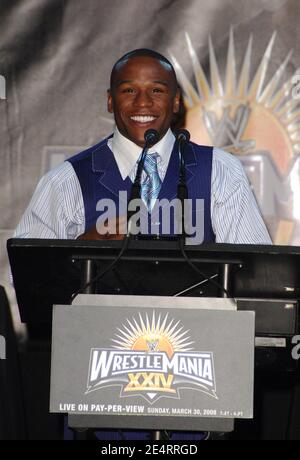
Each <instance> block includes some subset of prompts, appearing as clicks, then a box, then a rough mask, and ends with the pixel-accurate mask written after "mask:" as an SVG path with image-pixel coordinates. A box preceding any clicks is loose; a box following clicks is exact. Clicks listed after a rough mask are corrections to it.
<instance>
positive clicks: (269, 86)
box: [171, 28, 300, 244]
mask: <svg viewBox="0 0 300 460" xmlns="http://www.w3.org/2000/svg"><path fill="white" fill-rule="evenodd" d="M275 39H276V32H274V33H273V35H272V37H271V39H270V41H269V43H268V45H267V48H266V50H265V52H264V54H263V56H262V58H261V61H260V63H259V65H258V68H257V69H256V72H255V73H254V76H253V78H251V73H252V72H251V70H252V68H251V67H252V66H251V62H252V59H251V54H252V47H253V37H252V35H251V36H250V38H249V41H248V45H247V48H246V50H245V54H244V57H243V62H242V66H241V70H240V73H239V75H238V72H237V65H236V58H235V43H234V34H233V29H232V28H231V29H230V34H229V44H228V51H227V63H226V69H225V77H224V79H223V80H224V81H222V78H221V74H220V70H219V65H218V62H217V58H216V54H215V49H214V46H213V43H212V40H211V38H209V44H208V48H209V49H208V57H209V67H210V82H209V81H208V79H207V77H206V75H205V72H204V70H203V67H202V65H201V63H200V61H199V59H198V57H197V54H196V51H195V49H194V47H193V45H192V42H191V39H190V37H189V35H188V34H187V33H186V41H187V48H188V52H189V55H190V58H191V61H192V65H193V72H194V78H195V82H196V87H194V86H193V84H192V83H191V82H190V81H189V79H188V77H187V75H186V73H185V72H184V70H183V68H182V67H181V65H180V63H179V62H178V60H177V59H176V58H175V56H173V55H171V59H172V61H173V64H174V67H175V70H176V73H177V76H178V80H179V82H180V84H181V87H182V89H183V93H184V101H185V106H186V108H187V115H186V128H187V129H188V130H189V131H190V132H191V137H192V140H193V141H195V142H197V143H199V144H208V145H210V144H213V145H214V146H216V147H221V148H223V149H225V150H227V151H230V152H231V153H234V154H238V155H242V156H243V155H247V154H253V153H256V152H266V153H267V154H268V156H269V157H270V158H271V159H272V161H273V163H274V164H275V166H276V169H277V171H278V174H279V176H280V177H281V178H282V179H281V180H282V181H283V180H285V179H286V176H287V175H288V174H289V172H290V168H291V165H292V163H293V161H295V157H297V156H298V155H299V154H300V104H299V98H293V97H292V89H293V81H294V80H293V77H294V76H296V75H299V74H300V69H297V70H296V71H295V72H294V73H293V74H292V75H290V76H289V78H287V79H286V80H285V81H284V79H285V78H286V75H287V74H290V73H291V72H290V70H289V67H288V65H289V63H290V61H291V56H292V50H291V51H289V52H288V53H287V55H286V57H285V59H284V61H283V62H282V63H281V65H280V66H279V67H277V69H276V71H275V72H274V74H273V75H272V77H271V78H270V79H269V80H268V81H266V75H267V71H268V68H269V64H270V61H271V58H272V50H273V48H274V43H275ZM285 214H287V212H285ZM277 218H278V216H277ZM278 220H279V225H278V227H280V216H279V219H278ZM292 220H293V217H292ZM277 233H278V228H277ZM290 234H291V228H290ZM274 236H275V235H274ZM277 236H278V235H277ZM274 240H275V241H276V240H277V241H276V242H277V243H278V244H279V243H283V244H284V243H288V242H289V241H288V240H289V237H286V236H284V235H283V240H284V241H280V237H279V238H278V237H277V238H276V237H274Z"/></svg>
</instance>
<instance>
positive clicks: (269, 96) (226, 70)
mask: <svg viewBox="0 0 300 460" xmlns="http://www.w3.org/2000/svg"><path fill="white" fill-rule="evenodd" d="M299 17H300V2H299V1H298V0H251V1H249V0H240V1H239V2H237V1H236V0H210V1H209V2H207V1H206V0H188V1H185V2H183V1H182V0H152V1H151V2H146V1H144V0H127V1H124V0H88V1H84V2H83V1H82V0H23V1H17V0H2V1H1V3H0V30H1V33H0V34H1V40H0V117H1V118H0V120H1V123H0V130H1V136H0V144H1V148H0V156H1V169H0V197H1V199H0V238H1V240H0V248H1V251H0V259H1V268H2V270H1V275H0V283H1V284H3V285H4V286H5V287H6V289H7V291H8V294H9V297H10V300H11V302H12V303H14V296H13V289H12V288H11V287H10V284H9V267H8V261H7V256H6V248H5V245H6V240H7V238H9V237H11V236H12V233H13V230H14V228H15V227H16V225H17V223H18V221H19V219H20V217H21V215H22V213H23V212H24V210H25V208H26V206H27V205H28V203H29V200H30V197H31V195H32V193H33V191H34V189H35V187H36V185H37V182H38V180H39V178H40V177H41V176H42V175H43V174H44V173H45V172H46V171H48V170H49V169H50V168H52V167H54V166H56V165H57V164H59V163H61V162H62V161H64V159H66V158H68V157H69V156H71V155H72V154H74V153H76V152H78V151H80V150H81V149H83V148H85V147H88V146H90V145H93V144H94V143H96V142H98V141H99V140H100V139H101V138H103V137H104V136H107V135H108V134H110V133H111V131H112V129H113V126H114V122H113V119H112V116H111V115H110V114H109V113H108V112H107V109H106V90H107V88H108V82H109V75H110V70H111V68H112V65H113V64H114V62H115V61H116V60H117V59H118V58H119V57H120V56H121V55H122V54H124V53H125V52H127V51H129V50H132V49H135V48H139V47H147V48H152V49H155V50H157V51H158V52H161V53H162V54H165V55H166V56H167V57H168V58H170V59H171V60H172V61H173V63H174V65H175V69H176V72H177V75H178V79H179V82H180V85H181V88H182V92H183V98H184V103H185V114H184V115H185V117H184V118H183V119H182V120H180V122H181V123H182V126H185V127H186V128H187V129H189V130H190V132H191V137H192V140H194V141H196V142H199V143H201V144H213V145H215V146H217V147H221V148H224V149H225V150H228V151H230V152H232V153H234V154H235V155H238V156H239V158H240V159H241V160H242V162H243V164H244V167H245V169H246V172H247V174H248V177H249V180H250V182H251V184H252V186H253V190H254V192H255V195H256V198H257V201H258V203H259V206H260V208H261V211H262V214H263V216H264V219H265V221H266V224H267V226H268V228H269V231H270V234H271V236H272V239H273V241H274V243H276V244H291V245H299V244H300V204H298V202H297V197H298V196H299V191H300V157H299V155H300V104H299V100H300V69H298V67H300V29H299V24H298V22H299ZM15 319H16V320H17V316H16V312H15Z"/></svg>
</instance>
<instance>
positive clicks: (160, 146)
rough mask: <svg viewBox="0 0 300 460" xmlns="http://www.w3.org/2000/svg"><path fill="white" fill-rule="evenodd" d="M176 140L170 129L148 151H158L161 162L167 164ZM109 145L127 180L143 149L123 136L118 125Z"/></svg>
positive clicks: (123, 176) (122, 174)
mask: <svg viewBox="0 0 300 460" xmlns="http://www.w3.org/2000/svg"><path fill="white" fill-rule="evenodd" d="M174 142H175V136H174V134H173V133H172V131H171V130H170V129H168V131H167V132H166V134H165V135H164V137H163V138H162V139H161V140H160V141H159V142H157V144H155V145H153V146H152V147H151V148H150V149H149V151H148V153H154V152H156V153H158V154H159V156H160V157H161V162H163V163H164V164H166V165H167V164H168V163H169V160H170V156H171V153H172V150H173V145H174ZM108 146H109V148H110V149H111V150H112V152H113V154H114V157H115V160H116V162H117V165H118V168H119V170H120V173H121V176H122V178H123V180H125V179H126V177H127V176H129V174H130V172H131V171H132V170H133V168H134V167H135V164H136V162H137V160H138V159H139V156H140V154H141V153H142V150H143V149H142V147H139V146H138V145H136V144H135V143H134V142H132V141H130V140H129V139H127V138H126V137H125V136H123V134H121V133H120V131H119V130H118V128H117V127H116V128H115V130H114V135H113V138H112V139H110V140H109V142H108Z"/></svg>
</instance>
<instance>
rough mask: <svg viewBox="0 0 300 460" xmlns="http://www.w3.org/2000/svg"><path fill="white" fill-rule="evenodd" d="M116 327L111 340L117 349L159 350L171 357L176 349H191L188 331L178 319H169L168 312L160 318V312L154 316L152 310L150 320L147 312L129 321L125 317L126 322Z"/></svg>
mask: <svg viewBox="0 0 300 460" xmlns="http://www.w3.org/2000/svg"><path fill="white" fill-rule="evenodd" d="M117 329H118V331H119V334H116V339H112V341H113V342H114V343H115V344H116V345H114V346H113V348H116V349H118V350H122V349H124V350H133V351H146V352H149V353H151V352H158V351H159V352H165V353H166V354H167V355H168V357H169V358H171V357H172V356H173V354H174V353H175V352H176V351H182V352H183V351H191V350H192V348H189V346H190V345H192V344H193V343H194V342H193V341H190V337H189V336H188V332H189V331H188V330H185V331H183V327H182V326H180V321H177V322H175V321H174V319H170V320H169V315H168V313H167V314H166V315H165V316H164V318H163V319H162V315H161V314H159V315H158V317H157V318H156V316H155V312H153V313H152V319H151V320H150V319H149V316H148V314H146V315H145V316H144V318H143V317H142V315H141V314H140V313H139V318H138V320H136V318H135V317H132V319H131V321H129V319H127V324H123V325H122V327H121V328H117Z"/></svg>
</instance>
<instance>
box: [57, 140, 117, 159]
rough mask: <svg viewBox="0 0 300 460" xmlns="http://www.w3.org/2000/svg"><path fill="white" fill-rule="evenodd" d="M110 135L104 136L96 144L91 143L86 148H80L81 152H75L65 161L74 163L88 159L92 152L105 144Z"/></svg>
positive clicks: (95, 151)
mask: <svg viewBox="0 0 300 460" xmlns="http://www.w3.org/2000/svg"><path fill="white" fill-rule="evenodd" d="M110 137H111V136H109V137H106V138H105V139H102V140H101V141H100V142H98V143H97V144H95V145H92V146H91V147H88V148H87V149H85V150H82V151H81V152H78V153H76V154H75V155H73V156H72V157H70V158H67V160H66V161H68V162H69V163H71V164H75V163H77V162H80V161H83V160H85V159H89V158H90V157H91V156H92V155H93V154H94V153H97V152H98V151H99V150H101V148H103V147H106V146H107V141H108V139H109V138H110Z"/></svg>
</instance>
